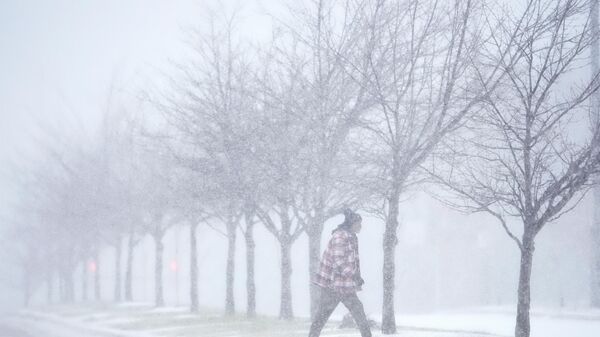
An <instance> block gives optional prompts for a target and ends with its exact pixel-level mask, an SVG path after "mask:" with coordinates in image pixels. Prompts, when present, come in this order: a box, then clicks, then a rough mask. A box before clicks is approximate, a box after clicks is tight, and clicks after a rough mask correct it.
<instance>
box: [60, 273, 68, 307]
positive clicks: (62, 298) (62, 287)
mask: <svg viewBox="0 0 600 337" xmlns="http://www.w3.org/2000/svg"><path fill="white" fill-rule="evenodd" d="M62 268H63V267H60V269H59V270H58V298H59V301H60V303H63V304H64V303H65V302H66V301H67V298H66V297H67V296H66V295H65V294H66V292H65V274H64V271H63V270H62Z"/></svg>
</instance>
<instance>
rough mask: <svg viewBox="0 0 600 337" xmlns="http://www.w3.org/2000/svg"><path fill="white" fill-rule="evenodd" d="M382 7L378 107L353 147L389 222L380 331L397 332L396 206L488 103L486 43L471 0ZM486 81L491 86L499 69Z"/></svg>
mask: <svg viewBox="0 0 600 337" xmlns="http://www.w3.org/2000/svg"><path fill="white" fill-rule="evenodd" d="M379 6H380V8H379V9H378V10H377V12H376V13H375V18H376V20H373V23H372V24H373V25H374V27H373V28H372V29H373V34H374V38H375V43H374V46H373V52H372V54H371V55H370V59H369V69H368V71H369V74H368V76H367V78H368V79H369V81H368V82H367V88H368V94H369V95H370V96H371V97H373V99H374V100H375V102H376V106H375V108H373V109H371V110H370V112H369V113H367V114H364V115H363V118H362V120H361V124H362V129H361V130H358V131H356V132H353V134H352V135H351V136H350V141H351V142H352V143H353V144H354V148H355V153H356V154H357V156H356V162H357V163H359V164H360V166H359V167H358V168H357V171H356V172H357V173H359V175H360V176H361V177H360V179H359V180H358V181H359V187H358V188H359V189H364V190H366V191H370V193H371V195H373V197H374V198H373V202H372V203H371V204H370V205H369V206H367V208H368V209H369V210H370V211H371V212H373V213H374V214H375V215H377V216H379V217H381V218H382V219H383V220H384V221H385V224H386V225H385V233H384V236H383V248H384V257H383V311H382V313H383V317H382V332H383V333H384V334H392V333H395V332H396V322H395V312H394V283H395V269H396V267H395V262H394V260H395V249H396V245H397V243H398V239H397V229H398V226H399V223H398V213H399V203H400V201H401V196H402V194H403V193H404V192H406V191H407V189H408V188H409V187H410V186H412V185H413V184H415V183H417V182H418V181H419V180H420V178H419V177H420V175H419V174H418V173H419V170H418V168H419V165H421V164H422V163H423V162H424V161H425V160H426V159H427V158H428V157H429V156H430V154H431V153H432V152H433V151H434V150H435V149H436V147H437V146H438V144H439V143H440V141H441V140H442V139H443V138H444V137H445V136H446V135H448V134H450V133H452V132H453V131H455V130H456V129H458V128H459V127H460V126H461V125H462V121H463V119H464V117H465V116H466V115H467V114H468V113H470V112H471V111H473V109H474V108H476V106H477V103H478V102H479V101H480V100H481V99H482V98H483V97H484V93H483V92H482V91H481V90H474V89H473V86H472V85H471V84H472V83H473V82H474V80H475V79H476V78H477V73H476V72H475V69H474V67H473V64H474V60H476V59H477V54H478V48H479V46H480V45H481V42H482V41H481V30H480V28H479V23H478V22H477V20H476V18H477V13H479V12H480V10H481V8H480V6H479V4H477V3H475V2H473V1H470V0H466V1H462V0H457V1H452V2H442V1H431V2H423V1H415V0H407V1H397V2H383V1H381V2H380V4H379ZM502 56H506V55H505V54H504V53H503V54H502ZM482 76H483V78H482V81H483V82H484V83H485V85H487V86H490V87H493V86H495V83H496V82H497V80H498V78H499V77H500V71H498V69H492V70H491V71H490V72H489V73H487V74H485V75H482Z"/></svg>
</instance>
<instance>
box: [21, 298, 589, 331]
mask: <svg viewBox="0 0 600 337" xmlns="http://www.w3.org/2000/svg"><path fill="white" fill-rule="evenodd" d="M40 310H41V311H40V312H37V311H36V312H33V311H30V312H23V313H22V315H23V316H25V317H33V318H34V319H37V320H39V319H47V320H52V321H53V322H55V323H56V322H62V323H63V324H65V325H75V326H76V327H78V328H87V329H93V330H97V331H102V332H105V333H111V334H112V336H135V337H137V336H152V337H188V336H189V337H192V336H193V337H198V336H210V337H219V336H222V337H305V336H306V335H308V330H309V326H310V322H309V321H308V319H306V318H298V319H296V320H294V321H281V320H278V319H276V318H273V317H267V316H259V317H257V318H256V319H252V320H249V319H247V318H246V317H245V316H244V315H236V316H233V317H227V318H226V317H223V315H222V313H221V312H219V311H215V310H209V309H206V310H202V311H201V313H199V314H191V313H189V312H188V310H187V308H182V307H175V308H173V307H169V308H161V309H156V308H153V307H148V306H145V305H134V306H122V305H117V306H110V305H94V306H83V307H82V306H71V307H50V308H42V309H40ZM397 323H398V325H399V329H398V333H397V334H396V335H393V336H398V337H409V336H410V337H490V336H512V335H514V332H513V329H514V313H513V312H512V311H511V310H510V309H507V308H491V307H490V308H470V309H464V310H461V311H447V312H439V313H433V314H421V315H414V314H412V315H407V314H399V315H398V317H397ZM338 324H339V322H337V321H335V319H332V320H331V321H330V322H329V323H328V324H327V326H326V327H325V329H324V330H323V333H322V336H325V337H346V336H358V335H359V333H358V330H356V329H338V328H337V325H338ZM373 336H382V335H381V333H380V332H379V331H377V330H374V331H373ZM564 336H569V337H592V336H593V337H597V336H600V317H599V316H597V312H592V311H577V312H570V311H556V310H538V311H534V314H533V315H532V337H564Z"/></svg>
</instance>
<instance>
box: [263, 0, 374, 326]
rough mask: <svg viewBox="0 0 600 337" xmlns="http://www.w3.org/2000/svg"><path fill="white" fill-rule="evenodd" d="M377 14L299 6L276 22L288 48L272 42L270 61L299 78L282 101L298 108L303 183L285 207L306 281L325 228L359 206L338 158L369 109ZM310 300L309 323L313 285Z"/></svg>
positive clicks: (317, 4)
mask: <svg viewBox="0 0 600 337" xmlns="http://www.w3.org/2000/svg"><path fill="white" fill-rule="evenodd" d="M379 7H380V2H379V1H377V2H375V3H374V4H372V2H369V1H362V0H357V1H335V0H334V1H326V0H315V1H311V2H310V3H309V4H308V5H307V4H304V3H303V4H298V5H297V6H296V7H291V8H290V14H291V19H290V20H286V21H284V19H281V21H282V22H281V25H282V26H283V28H284V29H282V30H280V32H282V33H284V32H287V33H288V35H289V36H287V35H284V36H282V37H279V38H280V39H285V38H287V39H290V40H293V41H294V43H293V44H292V45H291V46H288V47H287V48H286V46H285V45H283V46H282V45H281V43H278V42H277V41H275V42H274V43H273V44H274V45H273V46H271V48H272V49H273V50H274V51H273V52H272V53H271V55H270V61H273V59H276V60H277V61H276V62H277V66H276V67H279V68H288V71H289V72H290V73H292V74H294V76H296V77H298V78H297V79H296V80H295V81H296V82H297V83H298V84H297V85H296V86H294V87H293V88H294V89H295V90H297V91H299V94H298V95H289V94H287V97H288V99H291V100H293V101H291V102H289V103H290V104H293V105H297V108H296V109H297V110H298V112H294V113H295V114H296V116H295V117H296V118H299V119H300V120H301V122H300V123H302V124H303V125H305V130H306V131H307V132H306V133H305V134H303V135H302V137H301V138H300V139H301V140H302V147H303V152H304V153H305V154H306V155H305V156H301V157H296V158H295V159H296V160H298V161H303V162H304V167H305V168H306V169H305V170H299V171H298V172H297V173H296V174H298V175H299V178H300V179H301V181H303V184H300V185H299V186H298V189H296V190H294V191H293V193H294V194H296V195H298V197H297V201H296V202H294V203H293V204H292V205H291V207H293V208H294V213H295V214H296V216H297V217H298V220H299V221H300V222H301V223H302V227H304V232H305V233H306V235H307V236H308V251H309V277H310V278H311V279H312V277H313V276H314V275H315V274H316V272H317V269H318V266H319V258H320V254H321V237H322V233H323V225H324V223H325V222H326V221H327V220H328V219H330V218H331V217H333V216H335V215H337V214H339V212H340V210H341V209H342V208H343V207H345V206H350V205H354V204H358V203H359V200H358V199H360V198H357V194H356V193H353V190H352V189H351V188H348V187H349V184H348V182H349V181H351V180H352V179H351V178H350V177H349V176H348V175H347V174H346V173H347V172H344V169H345V168H348V167H350V166H349V165H348V163H347V161H345V160H344V158H343V157H342V156H341V154H342V151H343V148H344V145H345V142H346V137H347V136H348V134H349V132H350V130H351V129H352V128H353V127H356V124H357V120H358V118H359V116H360V115H361V114H363V113H364V112H365V111H367V110H368V108H369V107H370V105H372V104H373V100H370V99H369V96H368V95H367V91H368V90H367V89H366V83H367V79H366V76H367V68H368V66H369V65H368V60H369V55H370V53H371V52H372V47H373V40H374V29H373V28H374V25H373V23H374V21H375V20H376V19H377V18H376V13H377V10H378V9H379ZM341 13H343V15H340V14H341ZM340 18H342V19H341V20H340ZM287 22H294V24H288V23H287ZM278 54H279V55H278ZM268 62H269V61H265V62H264V63H268ZM280 77H281V76H280ZM263 82H264V81H263ZM290 89H291V88H290ZM277 95H278V96H280V97H285V95H286V93H284V92H282V93H278V94H277ZM311 281H312V280H311ZM310 299H311V316H312V315H314V313H315V310H316V304H317V301H316V300H317V286H316V285H314V284H313V283H312V282H310Z"/></svg>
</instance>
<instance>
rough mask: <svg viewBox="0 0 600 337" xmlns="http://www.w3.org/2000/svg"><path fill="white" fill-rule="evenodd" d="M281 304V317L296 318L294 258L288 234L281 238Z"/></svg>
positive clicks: (285, 318)
mask: <svg viewBox="0 0 600 337" xmlns="http://www.w3.org/2000/svg"><path fill="white" fill-rule="evenodd" d="M280 248H281V305H280V308H279V318H280V319H284V320H291V319H293V318H294V312H293V309H292V280H291V276H292V260H291V256H290V252H291V242H290V240H289V238H288V237H287V236H284V237H282V238H281V242H280Z"/></svg>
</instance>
